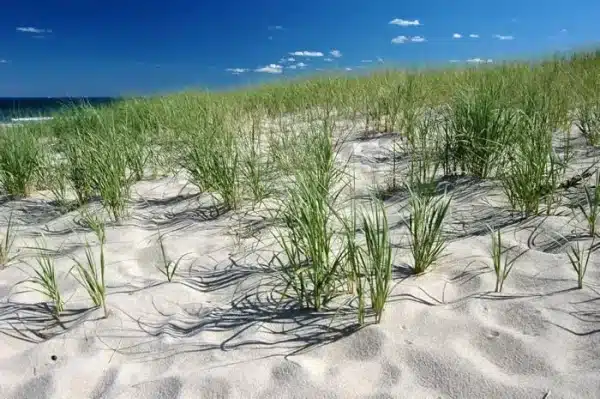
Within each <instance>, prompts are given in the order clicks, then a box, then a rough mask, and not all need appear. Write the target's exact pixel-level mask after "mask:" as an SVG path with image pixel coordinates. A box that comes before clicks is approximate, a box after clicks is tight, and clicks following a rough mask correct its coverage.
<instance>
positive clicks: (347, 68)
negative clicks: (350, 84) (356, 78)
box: [344, 67, 352, 71]
mask: <svg viewBox="0 0 600 399" xmlns="http://www.w3.org/2000/svg"><path fill="white" fill-rule="evenodd" d="M344 70H346V71H351V70H352V68H350V67H346V68H344Z"/></svg>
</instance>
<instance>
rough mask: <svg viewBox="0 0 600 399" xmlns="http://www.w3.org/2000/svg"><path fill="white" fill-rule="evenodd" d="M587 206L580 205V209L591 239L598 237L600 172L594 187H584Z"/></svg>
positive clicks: (597, 173) (596, 175)
mask: <svg viewBox="0 0 600 399" xmlns="http://www.w3.org/2000/svg"><path fill="white" fill-rule="evenodd" d="M584 191H585V204H578V206H577V207H578V208H579V210H580V211H581V213H582V214H583V216H584V217H585V220H586V222H587V225H588V231H589V233H590V236H591V237H595V236H596V227H597V223H598V217H599V216H600V171H596V174H595V182H594V187H593V188H592V187H590V186H588V185H586V186H584Z"/></svg>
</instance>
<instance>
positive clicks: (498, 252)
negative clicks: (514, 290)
mask: <svg viewBox="0 0 600 399" xmlns="http://www.w3.org/2000/svg"><path fill="white" fill-rule="evenodd" d="M488 229H489V230H490V237H491V239H492V251H491V256H492V265H493V267H494V273H495V274H496V288H495V289H494V291H495V292H498V293H499V292H502V288H503V287H504V281H506V279H507V278H508V275H509V274H510V272H511V270H512V269H513V267H514V265H515V263H516V261H517V259H519V258H520V257H521V256H522V255H523V254H524V253H525V252H521V253H520V254H518V255H516V256H515V257H513V258H509V257H508V256H507V252H508V251H510V250H511V249H513V248H514V247H511V248H507V249H503V248H502V234H501V232H500V230H499V229H498V230H496V231H494V230H493V229H492V228H491V227H489V226H488Z"/></svg>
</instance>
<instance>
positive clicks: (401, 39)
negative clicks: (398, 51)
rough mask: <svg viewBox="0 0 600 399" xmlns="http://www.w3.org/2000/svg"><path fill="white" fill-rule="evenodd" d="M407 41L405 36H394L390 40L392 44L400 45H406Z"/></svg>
mask: <svg viewBox="0 0 600 399" xmlns="http://www.w3.org/2000/svg"><path fill="white" fill-rule="evenodd" d="M407 40H408V37H406V36H396V37H395V38H393V39H392V43H394V44H402V43H406V41H407Z"/></svg>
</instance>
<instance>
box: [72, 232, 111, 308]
mask: <svg viewBox="0 0 600 399" xmlns="http://www.w3.org/2000/svg"><path fill="white" fill-rule="evenodd" d="M94 231H95V233H96V236H97V237H98V240H99V241H100V261H99V263H98V262H96V258H95V256H94V252H93V251H92V248H91V246H90V244H89V242H88V241H87V240H86V243H85V258H86V259H85V262H81V261H79V260H77V259H74V261H75V265H74V266H73V268H74V269H75V271H76V274H75V273H73V275H74V277H75V278H76V279H77V281H78V282H79V284H80V285H81V286H82V287H83V288H85V290H86V291H87V293H88V296H89V297H90V299H91V300H92V302H93V303H94V305H95V306H102V308H103V310H104V317H105V318H106V317H108V309H107V306H106V284H105V278H104V277H105V271H106V259H105V256H104V244H105V242H106V234H105V227H104V224H103V223H99V224H98V225H96V230H94ZM73 268H71V272H72V271H73Z"/></svg>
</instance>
